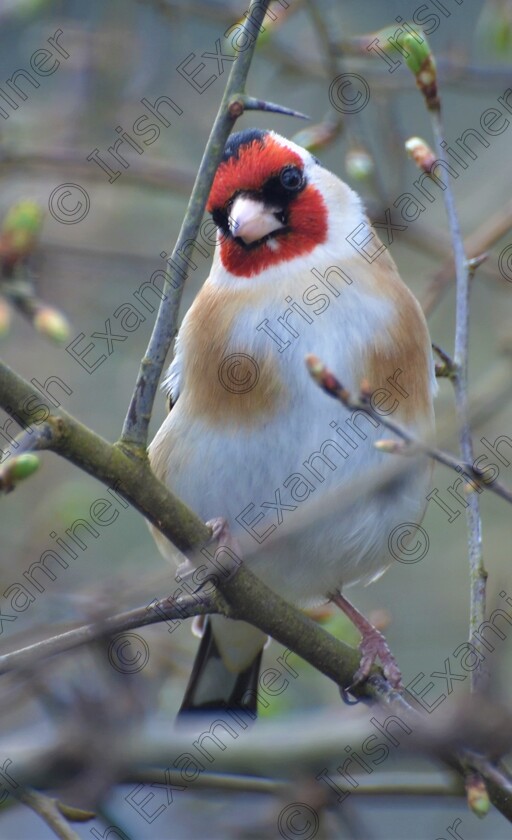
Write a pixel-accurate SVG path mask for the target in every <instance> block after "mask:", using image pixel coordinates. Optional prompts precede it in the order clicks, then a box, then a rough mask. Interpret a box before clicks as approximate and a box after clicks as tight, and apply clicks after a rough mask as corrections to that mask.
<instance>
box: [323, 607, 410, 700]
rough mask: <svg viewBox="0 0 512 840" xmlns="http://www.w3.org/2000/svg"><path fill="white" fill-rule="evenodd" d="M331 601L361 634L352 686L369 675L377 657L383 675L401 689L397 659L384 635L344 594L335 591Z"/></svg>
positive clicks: (400, 676) (393, 685) (392, 684)
mask: <svg viewBox="0 0 512 840" xmlns="http://www.w3.org/2000/svg"><path fill="white" fill-rule="evenodd" d="M331 601H332V602H333V603H334V604H336V606H338V607H339V608H340V610H342V611H343V612H344V613H345V615H346V616H347V618H349V619H350V621H351V622H352V624H354V626H355V627H357V629H358V630H359V632H360V634H361V643H360V645H359V650H360V651H361V662H360V664H359V668H358V669H357V671H356V673H355V674H354V682H353V686H355V685H359V684H360V683H362V682H364V681H365V680H367V679H368V677H369V676H370V672H371V669H372V666H373V664H374V662H375V660H376V659H377V658H378V659H379V660H380V662H381V665H382V670H383V672H384V676H385V677H386V679H387V680H388V682H389V683H390V685H391V686H392V687H393V688H396V689H398V690H400V689H403V685H402V674H401V673H400V668H399V667H398V664H397V661H396V659H395V657H394V656H393V654H392V653H391V651H390V649H389V645H388V643H387V641H386V638H385V636H384V635H383V634H382V633H381V632H380V630H377V628H376V627H374V626H373V624H370V622H369V621H368V619H367V618H365V617H364V615H363V614H362V613H360V612H359V610H358V609H356V607H354V606H353V604H351V603H350V601H348V600H347V599H346V598H345V597H344V595H342V594H341V593H340V592H337V593H336V594H335V595H332V596H331Z"/></svg>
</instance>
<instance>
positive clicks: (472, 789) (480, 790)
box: [466, 773, 491, 818]
mask: <svg viewBox="0 0 512 840" xmlns="http://www.w3.org/2000/svg"><path fill="white" fill-rule="evenodd" d="M466 794H467V797H468V805H469V807H470V809H471V810H472V811H473V813H474V814H475V815H476V816H477V817H480V818H482V817H485V816H486V814H487V812H488V811H489V808H490V807H491V801H490V799H489V794H488V792H487V788H486V786H485V782H484V780H483V779H482V777H481V776H480V775H479V774H477V773H474V774H472V775H471V776H468V778H467V779H466Z"/></svg>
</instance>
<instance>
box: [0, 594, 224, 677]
mask: <svg viewBox="0 0 512 840" xmlns="http://www.w3.org/2000/svg"><path fill="white" fill-rule="evenodd" d="M214 612H217V609H216V607H215V605H214V604H213V603H212V601H211V600H210V599H208V598H207V597H205V596H201V597H196V598H192V597H191V598H180V600H179V603H175V604H174V605H173V606H171V605H170V604H169V599H168V598H161V599H160V600H159V601H158V602H157V603H153V604H152V605H148V604H145V605H144V606H142V607H136V608H135V609H133V610H126V611H125V612H122V613H118V614H117V615H111V616H108V617H105V618H103V619H102V620H97V621H93V622H90V623H88V624H83V625H81V626H80V627H74V628H73V629H72V630H65V631H64V632H62V633H57V634H56V635H54V636H50V637H49V638H48V639H40V640H38V641H37V642H32V643H31V644H29V645H25V647H22V648H18V649H17V650H13V651H11V652H10V653H4V654H2V655H0V675H1V674H6V673H8V672H9V671H15V670H23V669H26V668H30V667H31V666H33V665H35V664H37V663H38V662H40V661H41V659H45V658H46V657H49V656H56V655H57V654H59V653H65V652H66V651H69V650H73V649H75V648H77V647H81V646H83V645H88V644H90V643H91V642H95V641H98V640H99V639H105V638H107V637H108V636H112V635H115V634H117V633H121V632H126V631H127V630H132V629H134V628H136V627H147V626H148V625H150V624H158V623H160V622H162V621H183V620H185V619H187V618H191V617H192V616H196V615H206V614H210V613H214Z"/></svg>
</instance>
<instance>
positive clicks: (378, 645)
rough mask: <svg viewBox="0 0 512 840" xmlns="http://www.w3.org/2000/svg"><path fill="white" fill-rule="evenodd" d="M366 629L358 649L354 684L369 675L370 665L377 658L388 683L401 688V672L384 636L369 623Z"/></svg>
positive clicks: (362, 680)
mask: <svg viewBox="0 0 512 840" xmlns="http://www.w3.org/2000/svg"><path fill="white" fill-rule="evenodd" d="M369 628H370V629H368V630H367V631H365V632H364V633H363V637H362V639H361V643H360V645H359V650H360V651H361V662H360V663H359V668H358V669H357V671H356V673H355V674H354V685H358V684H359V683H362V682H364V681H365V680H367V679H368V677H369V676H370V672H371V669H372V665H373V664H374V662H375V660H376V659H377V658H378V659H379V660H380V662H381V665H382V670H383V672H384V676H385V677H386V679H387V681H388V682H389V684H390V685H391V686H392V687H393V688H396V689H403V685H402V674H401V672H400V668H399V667H398V663H397V661H396V659H395V657H394V656H393V654H392V653H391V651H390V649H389V645H388V643H387V641H386V637H385V636H384V635H383V634H382V633H381V632H380V630H377V629H376V628H375V627H372V625H371V624H369Z"/></svg>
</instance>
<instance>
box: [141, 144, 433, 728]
mask: <svg viewBox="0 0 512 840" xmlns="http://www.w3.org/2000/svg"><path fill="white" fill-rule="evenodd" d="M206 209H207V211H208V213H210V215H211V218H212V220H213V223H214V225H215V227H216V237H217V238H216V246H215V249H214V255H213V260H212V266H211V271H210V274H209V276H208V278H207V279H206V281H205V282H204V284H203V285H202V287H201V289H200V291H199V292H198V294H197V296H196V297H195V299H194V301H193V303H192V305H191V306H190V308H189V309H188V311H187V313H186V314H185V317H184V319H183V321H182V324H181V327H180V329H179V331H178V335H177V338H176V344H175V352H174V357H173V360H172V363H171V365H170V367H169V369H168V371H167V374H166V376H165V379H164V381H163V388H164V389H165V390H166V391H167V393H168V395H169V405H170V411H169V413H168V414H167V416H166V418H165V420H164V422H163V423H162V425H161V427H160V429H159V430H158V432H157V434H156V436H155V437H154V439H153V441H152V443H151V444H150V446H149V449H148V454H149V460H150V463H151V467H152V469H153V471H154V473H155V474H156V476H157V477H158V478H159V479H160V480H161V481H162V482H163V483H164V484H165V485H167V486H168V487H169V488H170V489H171V490H172V491H173V492H174V493H175V494H177V495H178V496H179V497H180V498H181V499H182V500H183V501H185V502H186V503H187V504H188V505H189V506H190V507H191V508H192V509H193V510H194V511H195V512H196V513H197V514H198V515H199V516H200V517H201V518H202V519H203V521H207V522H210V521H214V522H217V523H218V522H219V521H220V522H221V523H222V525H221V526H220V528H219V532H218V533H219V534H220V532H221V531H223V529H224V528H225V527H226V528H227V529H228V533H229V535H230V538H231V539H232V540H233V545H234V544H236V546H237V548H238V550H239V551H241V554H242V558H243V562H246V563H247V565H248V567H249V568H250V569H251V571H252V572H254V573H255V574H256V575H257V576H258V577H259V578H260V579H261V580H262V581H263V582H264V583H265V584H266V585H267V586H269V587H270V589H272V590H273V591H274V592H276V593H277V594H279V595H281V596H283V597H284V598H285V599H286V600H287V601H289V602H290V603H292V604H294V605H296V606H298V607H300V608H301V609H304V610H307V609H309V608H314V607H318V606H319V605H321V604H326V603H328V602H331V601H332V602H334V603H335V604H337V605H338V606H339V607H341V609H342V610H343V611H344V612H345V613H346V614H347V615H348V616H349V618H350V619H351V620H352V621H353V623H354V624H355V626H356V627H357V628H358V630H359V631H360V633H361V636H362V639H361V645H360V649H361V665H360V668H359V670H358V672H357V674H356V675H355V681H361V680H363V679H365V678H366V677H367V676H368V674H369V672H370V668H371V665H372V663H373V661H374V660H375V659H376V658H379V659H380V661H381V663H382V664H383V667H384V673H385V675H386V676H387V677H388V678H389V679H390V680H391V681H392V682H393V683H394V684H395V685H397V686H400V672H399V669H398V666H397V664H396V662H395V660H394V657H392V654H391V652H390V651H389V648H388V647H387V644H386V640H385V639H384V637H383V636H382V635H381V634H380V633H379V632H378V631H377V630H376V629H375V628H374V627H372V625H371V624H370V622H369V621H368V620H367V619H366V618H365V617H364V615H362V614H361V613H360V612H359V611H358V610H357V609H356V607H355V606H353V605H352V604H351V602H350V601H348V599H347V598H346V596H345V595H344V594H343V591H344V590H345V589H346V587H348V586H351V585H354V584H356V583H363V584H367V583H369V582H371V581H373V580H375V579H377V578H378V577H380V575H381V574H382V573H383V572H384V571H385V570H386V569H387V568H388V567H389V566H390V565H391V564H392V563H394V562H395V559H396V556H397V550H394V549H393V550H390V535H391V534H395V533H396V532H397V529H398V530H400V528H402V526H404V528H405V530H404V532H403V536H402V537H401V538H400V540H399V543H400V545H399V548H400V550H403V549H405V548H406V545H407V540H408V539H411V538H412V535H413V534H414V529H415V527H417V526H419V523H420V522H421V521H422V518H423V515H424V512H425V508H426V504H427V500H426V495H427V493H428V489H429V484H430V480H431V462H430V461H429V459H428V458H427V457H426V456H422V455H418V456H417V457H415V458H414V459H411V460H414V464H413V465H411V468H410V469H408V470H407V471H406V472H402V473H400V474H399V475H398V476H397V477H396V478H394V479H393V480H392V481H390V482H388V483H387V484H385V485H383V486H380V487H379V486H374V485H373V484H372V485H371V486H370V487H366V489H365V490H364V492H362V493H360V494H357V493H355V494H354V499H353V500H350V502H349V503H348V504H347V503H346V502H345V504H344V505H341V506H340V509H339V510H338V508H337V505H336V496H337V494H340V493H341V492H342V491H343V490H346V489H347V488H348V487H350V485H351V482H354V481H355V480H357V479H360V478H361V477H362V476H364V475H365V474H368V473H369V472H370V474H371V475H374V474H375V475H377V476H378V475H379V473H380V470H381V469H384V468H385V467H387V466H388V465H389V458H390V455H389V454H386V453H385V452H383V451H381V450H379V448H378V447H375V446H374V444H375V443H376V442H377V441H379V440H382V438H383V436H384V437H387V438H389V437H391V438H393V435H392V434H390V433H389V432H388V431H387V430H385V429H384V426H383V425H382V423H380V422H379V420H378V419H376V417H375V415H374V416H373V417H372V416H369V414H368V413H365V412H362V411H351V410H349V409H348V408H346V407H344V406H343V405H341V404H338V403H335V402H334V401H333V400H332V399H331V398H330V397H329V396H328V395H327V394H325V393H324V392H323V391H322V390H321V389H320V388H318V386H317V385H316V384H315V383H314V382H313V380H312V379H311V377H310V375H309V374H308V371H307V369H306V366H305V363H304V359H305V356H306V355H307V354H316V355H317V356H318V357H320V358H321V359H322V360H323V361H324V362H325V364H326V365H328V367H329V368H330V369H331V370H332V371H334V372H335V374H336V376H337V377H338V378H339V380H340V381H341V382H342V383H343V387H344V388H345V389H347V390H348V392H350V393H354V394H357V393H360V388H361V383H365V386H364V387H365V389H366V391H367V392H368V389H370V391H371V394H372V405H373V406H374V407H376V409H377V410H378V411H379V413H380V416H387V415H389V414H392V415H393V421H394V422H396V423H399V424H401V425H402V426H403V427H404V428H405V429H406V430H407V431H408V432H409V433H410V434H412V435H414V436H415V438H417V439H418V440H420V441H427V440H430V438H431V437H432V435H433V433H434V411H433V399H434V396H435V393H436V379H435V369H434V363H433V356H432V347H431V341H430V337H429V331H428V328H427V324H426V321H425V317H424V315H423V312H422V310H421V307H420V305H419V303H418V301H417V300H416V298H415V296H414V295H413V293H412V292H411V291H410V290H409V288H408V286H407V285H406V284H405V283H404V282H403V281H402V279H401V278H400V275H399V273H398V269H397V267H396V264H395V262H394V260H393V258H392V257H391V255H390V253H389V249H388V248H387V247H385V246H384V245H383V244H382V242H381V241H380V239H379V238H378V236H377V234H376V232H375V230H374V229H373V228H372V227H371V225H370V222H369V220H368V218H367V215H366V211H365V208H364V206H363V203H362V200H361V198H360V197H359V195H358V194H357V193H356V192H355V191H354V190H352V188H351V187H349V186H348V185H347V184H346V183H344V182H343V181H342V180H341V179H340V178H338V177H337V175H335V174H333V173H332V172H330V171H329V170H328V169H327V168H325V167H324V166H323V165H322V164H321V162H320V161H319V160H318V159H317V158H316V157H315V156H314V155H313V154H311V153H310V152H309V151H307V150H306V149H304V148H302V147H301V146H299V145H297V144H296V143H294V142H293V141H291V140H288V139H286V138H284V137H282V136H281V135H279V134H277V133H275V132H274V131H270V130H260V129H244V130H242V131H238V132H236V133H233V134H231V135H230V137H229V138H228V140H227V142H226V145H225V149H224V152H223V157H222V160H221V162H220V164H219V166H218V168H217V170H216V174H215V176H214V180H213V184H212V187H211V191H210V194H209V198H208V201H207V205H206ZM375 255H377V256H375ZM386 459H387V460H386ZM313 504H314V505H315V506H316V507H315V508H314V509H315V510H316V511H318V510H320V511H321V512H322V515H321V516H320V517H316V516H311V515H310V511H311V509H312V508H311V505H313ZM219 517H221V519H220V520H219V519H218V518H219ZM404 523H405V525H404ZM407 524H408V525H407ZM150 528H151V529H152V533H153V536H154V538H155V540H156V542H157V545H158V548H159V549H160V551H161V553H162V554H163V555H164V556H165V557H166V558H168V559H169V560H170V561H171V562H176V550H175V549H174V548H173V546H172V544H171V543H170V542H169V541H168V540H167V538H165V537H164V536H163V535H162V534H161V533H160V532H159V531H158V530H157V529H156V528H155V527H154V526H151V525H150ZM407 528H408V530H407ZM223 533H226V532H225V531H223ZM401 533H402V532H400V534H401ZM226 544H227V542H226ZM234 553H235V555H236V556H238V554H237V553H236V552H234ZM197 629H198V631H199V633H200V634H201V636H202V637H201V642H200V645H199V650H198V653H197V656H196V660H195V663H194V666H193V670H192V675H191V678H190V681H189V684H188V687H187V689H186V692H185V697H184V700H183V703H182V705H181V708H180V714H181V715H184V714H186V713H190V712H206V711H207V710H212V709H216V708H224V709H226V708H239V709H245V710H247V711H248V712H250V713H251V714H254V713H255V710H256V706H257V686H258V674H259V667H260V662H261V656H262V650H263V648H264V646H265V644H266V642H267V637H266V636H265V634H264V633H263V632H262V631H261V630H259V629H258V628H255V627H253V626H252V625H250V624H248V623H246V622H243V621H240V620H236V621H234V620H232V619H229V618H226V617H224V616H221V615H211V616H208V617H206V619H204V617H201V618H200V619H199V620H198V621H196V630H197Z"/></svg>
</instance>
